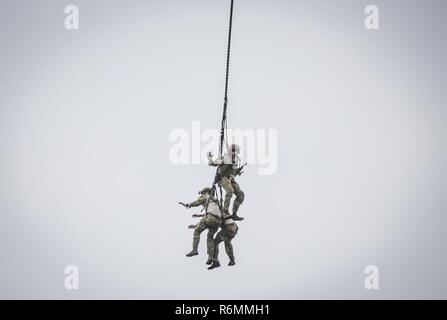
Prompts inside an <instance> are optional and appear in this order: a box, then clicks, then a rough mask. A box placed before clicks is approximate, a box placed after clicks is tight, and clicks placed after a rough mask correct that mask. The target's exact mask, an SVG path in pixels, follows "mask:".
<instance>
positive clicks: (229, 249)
mask: <svg viewBox="0 0 447 320" xmlns="http://www.w3.org/2000/svg"><path fill="white" fill-rule="evenodd" d="M224 243H225V252H226V253H227V256H228V258H229V259H230V262H229V263H228V265H229V266H234V265H235V264H236V261H235V260H234V252H233V245H232V244H231V239H226V240H225V242H224Z"/></svg>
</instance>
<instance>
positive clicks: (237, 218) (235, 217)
mask: <svg viewBox="0 0 447 320" xmlns="http://www.w3.org/2000/svg"><path fill="white" fill-rule="evenodd" d="M231 219H233V220H234V221H242V220H244V218H243V217H239V216H238V215H237V213H234V214H233V215H232V216H231Z"/></svg>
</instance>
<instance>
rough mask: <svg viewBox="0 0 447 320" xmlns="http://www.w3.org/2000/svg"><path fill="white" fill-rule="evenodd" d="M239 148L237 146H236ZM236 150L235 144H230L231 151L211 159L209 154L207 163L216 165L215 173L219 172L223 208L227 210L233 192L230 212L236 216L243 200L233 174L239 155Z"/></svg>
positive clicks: (243, 195)
mask: <svg viewBox="0 0 447 320" xmlns="http://www.w3.org/2000/svg"><path fill="white" fill-rule="evenodd" d="M236 147H237V146H236ZM237 148H239V147H237ZM238 152H239V149H237V151H235V145H232V146H231V152H230V153H227V154H226V155H225V156H223V157H221V158H218V159H216V160H212V155H211V154H209V156H208V157H209V165H210V166H217V167H218V169H217V173H218V174H219V181H218V182H219V185H220V186H221V187H222V188H223V189H224V190H225V200H224V206H223V209H224V210H225V211H227V212H228V210H229V208H230V202H231V198H232V197H233V194H234V195H236V198H235V199H234V201H233V209H232V214H233V215H234V216H235V217H236V218H238V217H237V212H238V210H239V207H240V205H241V204H242V202H244V198H245V194H244V192H243V191H242V190H241V188H240V187H239V184H238V183H237V182H236V180H235V178H234V177H235V176H236V174H237V170H238V164H239V157H238Z"/></svg>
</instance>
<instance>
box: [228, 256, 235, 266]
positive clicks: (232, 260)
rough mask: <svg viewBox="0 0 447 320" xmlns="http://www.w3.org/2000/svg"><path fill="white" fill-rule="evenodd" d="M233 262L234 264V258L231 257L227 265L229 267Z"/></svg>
mask: <svg viewBox="0 0 447 320" xmlns="http://www.w3.org/2000/svg"><path fill="white" fill-rule="evenodd" d="M235 264H236V262H235V261H234V258H231V259H230V262H228V265H229V266H230V267H232V266H234V265H235Z"/></svg>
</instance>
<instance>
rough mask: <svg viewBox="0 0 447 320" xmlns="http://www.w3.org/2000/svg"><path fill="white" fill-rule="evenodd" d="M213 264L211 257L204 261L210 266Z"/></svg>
mask: <svg viewBox="0 0 447 320" xmlns="http://www.w3.org/2000/svg"><path fill="white" fill-rule="evenodd" d="M212 263H213V258H212V257H208V260H206V264H207V265H210V264H212Z"/></svg>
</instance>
